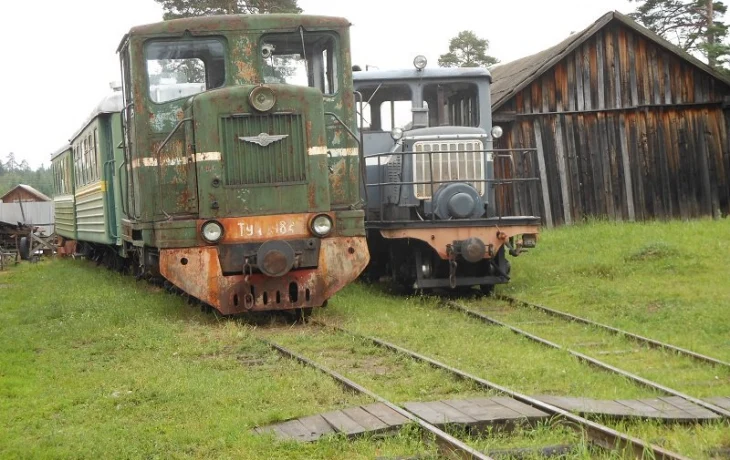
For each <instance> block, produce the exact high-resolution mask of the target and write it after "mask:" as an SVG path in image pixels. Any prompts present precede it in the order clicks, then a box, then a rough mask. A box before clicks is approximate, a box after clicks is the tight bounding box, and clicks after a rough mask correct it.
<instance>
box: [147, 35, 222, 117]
mask: <svg viewBox="0 0 730 460" xmlns="http://www.w3.org/2000/svg"><path fill="white" fill-rule="evenodd" d="M145 57H146V59H147V77H148V83H149V95H150V99H152V100H153V101H154V102H157V103H162V102H167V101H171V100H174V99H180V98H183V97H187V96H192V95H194V94H198V93H201V92H203V91H206V90H209V89H213V88H219V87H221V86H223V84H224V83H225V80H226V72H225V48H224V46H223V43H222V42H221V41H220V40H217V39H214V38H202V39H201V38H198V39H183V40H165V41H153V42H150V43H148V44H147V46H146V47H145Z"/></svg>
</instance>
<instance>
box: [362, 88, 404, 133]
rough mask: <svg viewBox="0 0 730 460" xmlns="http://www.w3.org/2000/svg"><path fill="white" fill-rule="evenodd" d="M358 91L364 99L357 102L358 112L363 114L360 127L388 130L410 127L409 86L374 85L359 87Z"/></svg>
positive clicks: (372, 129) (371, 129)
mask: <svg viewBox="0 0 730 460" xmlns="http://www.w3.org/2000/svg"><path fill="white" fill-rule="evenodd" d="M359 91H360V93H361V94H362V99H363V101H364V102H362V103H359V104H358V112H360V113H362V114H363V123H362V126H360V129H364V130H369V131H388V132H390V131H391V130H392V129H393V128H403V129H408V128H409V127H410V124H411V122H412V118H413V112H412V110H411V109H412V107H413V103H412V102H411V97H412V93H411V88H410V87H408V86H407V85H388V86H386V85H376V86H371V87H365V88H360V89H359ZM359 122H360V119H359V116H358V123H359Z"/></svg>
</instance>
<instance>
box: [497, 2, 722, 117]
mask: <svg viewBox="0 0 730 460" xmlns="http://www.w3.org/2000/svg"><path fill="white" fill-rule="evenodd" d="M613 21H617V22H619V23H621V24H622V25H624V26H626V27H629V28H631V29H632V30H633V31H634V32H636V33H638V34H640V35H643V36H644V37H646V38H647V39H648V40H650V41H652V42H654V43H656V44H657V45H659V46H661V47H663V48H665V49H666V50H667V51H669V52H670V53H673V54H675V55H677V56H679V58H680V59H684V60H686V61H688V62H690V63H691V64H693V65H695V66H696V67H698V68H700V69H701V70H703V71H705V72H707V73H708V74H710V75H711V76H712V77H714V78H717V79H718V80H721V81H722V82H724V83H725V84H727V85H729V86H730V79H728V78H727V77H725V76H724V75H722V74H721V73H719V72H717V71H716V70H714V69H712V68H711V67H710V66H708V65H707V64H705V63H704V62H702V61H700V60H699V59H697V58H695V57H694V56H692V55H691V54H689V53H687V52H686V51H684V50H683V49H682V48H680V47H678V46H676V45H674V44H672V43H670V42H668V41H667V40H665V39H663V38H662V37H660V36H659V35H657V34H655V33H654V32H652V31H651V30H649V29H647V28H646V27H643V26H641V25H639V24H638V23H637V22H636V21H634V20H633V19H631V18H630V17H629V16H626V15H625V14H622V13H619V12H618V11H611V12H609V13H606V14H604V15H603V16H601V17H600V18H599V19H598V20H597V21H596V22H594V23H593V24H592V25H590V26H589V27H587V28H586V29H584V30H582V31H580V32H577V33H574V34H572V35H571V36H569V37H568V38H566V39H565V40H563V41H562V42H560V43H558V44H557V45H555V46H553V47H550V48H548V49H546V50H543V51H540V52H539V53H536V54H533V55H531V56H527V57H523V58H520V59H517V60H515V61H512V62H508V63H505V64H500V65H497V66H494V67H491V68H490V70H491V71H492V78H493V81H494V83H493V84H492V110H497V109H498V108H499V107H501V106H502V105H503V104H504V103H506V102H507V101H508V100H509V99H510V98H511V97H512V96H514V95H515V94H517V93H518V92H520V91H522V90H523V89H524V88H525V87H527V86H528V85H530V84H531V83H532V82H533V81H535V80H536V79H537V78H539V77H540V76H541V75H542V74H543V73H545V72H546V71H547V70H549V69H550V68H552V67H553V66H554V65H555V64H557V63H558V62H560V61H561V60H562V59H564V58H565V57H566V56H567V55H569V54H570V53H572V52H573V51H574V50H575V49H576V48H578V47H579V46H581V45H582V44H583V43H584V42H585V41H587V40H588V39H589V38H591V37H592V36H593V35H594V34H595V33H596V32H598V31H599V30H601V29H603V28H604V27H606V26H607V25H608V24H609V23H611V22H613Z"/></svg>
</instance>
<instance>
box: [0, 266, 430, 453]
mask: <svg viewBox="0 0 730 460" xmlns="http://www.w3.org/2000/svg"><path fill="white" fill-rule="evenodd" d="M0 276H1V278H0V280H1V281H0V282H1V283H3V284H9V285H11V286H12V289H5V288H4V289H3V292H2V301H1V302H0V303H1V304H2V306H1V307H0V325H1V326H0V328H1V330H2V334H0V457H2V458H15V457H33V458H59V457H74V458H100V457H109V456H112V457H132V458H138V457H144V458H153V457H165V458H207V457H214V458H342V457H347V458H373V457H374V456H376V455H385V454H387V455H412V454H414V453H418V452H425V453H428V452H429V451H431V450H432V447H430V446H427V445H424V444H423V442H422V440H421V439H420V437H418V436H415V435H413V434H411V435H408V434H407V433H406V434H405V435H402V436H396V437H393V438H388V439H385V440H378V441H367V440H362V441H358V442H354V443H352V442H348V441H346V440H343V439H332V440H327V441H324V442H322V443H317V444H312V445H306V446H300V445H294V444H291V443H288V444H287V443H272V442H271V440H269V439H266V438H263V437H260V436H256V435H254V434H252V433H251V429H252V428H253V427H255V426H258V425H264V424H268V423H273V422H276V421H281V420H285V419H289V418H293V417H298V416H305V415H311V414H314V413H318V412H323V411H328V410H333V409H336V408H343V407H349V406H353V405H357V404H363V403H368V402H372V401H370V400H368V399H367V398H362V397H356V396H353V395H352V394H351V393H349V392H345V391H343V390H342V389H341V388H340V387H339V386H338V385H337V384H335V383H334V382H333V381H332V380H329V379H326V378H323V377H322V375H321V374H320V373H318V372H316V371H314V370H312V369H309V368H305V367H303V366H300V365H298V364H295V363H293V362H292V361H290V360H286V359H282V358H279V357H278V355H277V354H275V353H273V352H272V351H270V350H269V349H268V347H266V346H264V345H262V343H261V342H259V341H258V340H256V339H255V336H254V334H252V330H251V329H252V328H251V327H250V326H248V325H246V324H241V323H239V322H235V321H221V322H217V321H216V320H215V318H214V317H213V316H211V315H203V314H201V313H200V312H199V311H197V310H194V309H191V308H190V307H188V306H187V305H186V304H185V302H183V301H182V299H181V298H179V297H175V296H171V295H168V294H166V293H164V292H160V291H159V290H155V289H153V288H151V287H150V286H149V285H147V284H145V283H135V282H134V280H130V279H129V278H124V277H121V276H119V275H116V274H114V273H111V272H107V271H105V270H96V269H94V267H93V265H91V264H89V263H86V262H79V261H75V262H74V261H61V260H59V261H50V262H45V263H41V264H34V265H30V264H23V265H20V266H18V267H17V268H16V269H13V271H11V272H3V275H0Z"/></svg>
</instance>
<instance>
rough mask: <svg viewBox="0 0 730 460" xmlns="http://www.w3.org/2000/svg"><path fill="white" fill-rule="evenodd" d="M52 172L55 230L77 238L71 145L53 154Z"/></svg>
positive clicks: (71, 237)
mask: <svg viewBox="0 0 730 460" xmlns="http://www.w3.org/2000/svg"><path fill="white" fill-rule="evenodd" d="M51 172H52V173H53V207H54V213H55V232H56V234H57V235H59V236H61V237H63V238H66V239H69V240H76V239H77V235H76V209H75V204H76V200H75V198H74V192H75V189H74V169H73V151H72V149H71V146H70V145H64V146H63V148H61V149H59V150H58V151H57V152H55V153H54V154H53V155H52V156H51Z"/></svg>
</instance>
